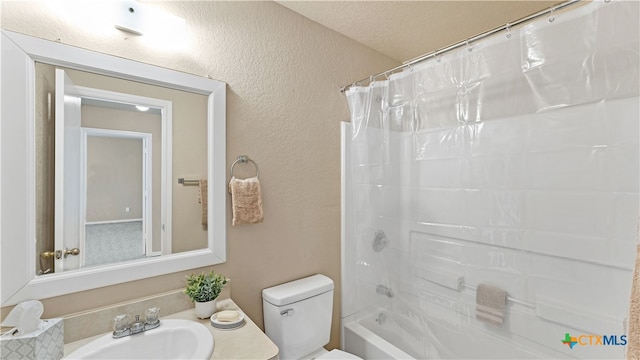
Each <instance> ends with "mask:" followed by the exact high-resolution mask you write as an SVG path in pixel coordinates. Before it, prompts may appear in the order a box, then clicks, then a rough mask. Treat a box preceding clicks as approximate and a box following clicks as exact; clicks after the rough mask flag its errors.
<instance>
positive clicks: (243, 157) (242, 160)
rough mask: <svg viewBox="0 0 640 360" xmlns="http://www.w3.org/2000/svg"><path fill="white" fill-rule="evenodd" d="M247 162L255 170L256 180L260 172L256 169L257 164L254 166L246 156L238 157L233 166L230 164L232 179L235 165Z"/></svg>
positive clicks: (254, 163)
mask: <svg viewBox="0 0 640 360" xmlns="http://www.w3.org/2000/svg"><path fill="white" fill-rule="evenodd" d="M248 162H250V163H252V164H253V166H254V167H255V168H256V178H257V177H258V175H259V173H260V170H259V169H258V164H256V162H255V161H253V160H251V159H249V157H248V156H247V155H238V159H237V160H236V161H234V162H233V164H231V176H232V177H233V168H234V167H235V166H236V164H238V163H240V164H246V163H248Z"/></svg>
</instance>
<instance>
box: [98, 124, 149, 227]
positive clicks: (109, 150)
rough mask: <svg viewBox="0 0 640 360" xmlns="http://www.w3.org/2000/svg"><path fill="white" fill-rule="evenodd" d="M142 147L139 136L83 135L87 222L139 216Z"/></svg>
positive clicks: (140, 214) (140, 217)
mask: <svg viewBox="0 0 640 360" xmlns="http://www.w3.org/2000/svg"><path fill="white" fill-rule="evenodd" d="M142 148H143V146H142V139H126V138H125V139H123V138H117V137H106V136H88V137H87V217H86V220H87V221H88V222H92V221H98V222H101V221H118V220H125V219H142V173H143V171H144V169H143V168H142ZM126 208H128V209H129V211H126Z"/></svg>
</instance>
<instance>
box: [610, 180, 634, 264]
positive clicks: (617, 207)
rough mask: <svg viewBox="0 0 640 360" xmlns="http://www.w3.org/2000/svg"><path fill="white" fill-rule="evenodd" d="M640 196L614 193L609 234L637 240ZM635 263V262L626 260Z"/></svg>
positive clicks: (632, 240) (622, 238) (627, 239)
mask: <svg viewBox="0 0 640 360" xmlns="http://www.w3.org/2000/svg"><path fill="white" fill-rule="evenodd" d="M638 204H640V196H639V195H638V192H634V193H614V194H613V200H612V202H611V207H610V208H609V209H608V214H609V229H608V230H609V231H608V232H607V234H608V235H609V236H610V237H612V238H616V239H620V240H625V241H628V242H630V243H636V242H637V240H638V239H637V236H638V226H640V224H639V223H638V221H639V219H638V217H637V212H638ZM625 264H629V265H631V264H633V262H625Z"/></svg>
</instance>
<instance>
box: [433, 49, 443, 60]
mask: <svg viewBox="0 0 640 360" xmlns="http://www.w3.org/2000/svg"><path fill="white" fill-rule="evenodd" d="M439 51H440V50H436V52H434V53H433V56H434V57H435V58H436V62H440V61H441V60H442V58H441V57H440V52H439Z"/></svg>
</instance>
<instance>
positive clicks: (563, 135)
mask: <svg viewBox="0 0 640 360" xmlns="http://www.w3.org/2000/svg"><path fill="white" fill-rule="evenodd" d="M605 120H606V119H605V113H604V105H602V104H601V103H596V104H586V105H583V106H571V107H565V108H561V109H555V110H553V111H546V112H542V113H538V114H534V115H529V116H527V117H526V151H527V152H529V153H531V152H549V151H559V150H569V149H574V148H584V147H592V146H596V145H606V144H607V136H606V134H607V132H606V123H605Z"/></svg>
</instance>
